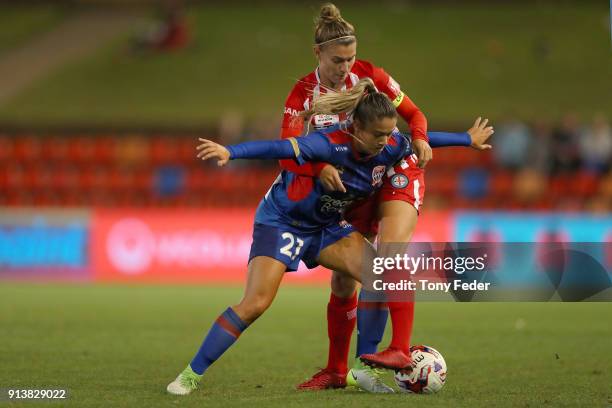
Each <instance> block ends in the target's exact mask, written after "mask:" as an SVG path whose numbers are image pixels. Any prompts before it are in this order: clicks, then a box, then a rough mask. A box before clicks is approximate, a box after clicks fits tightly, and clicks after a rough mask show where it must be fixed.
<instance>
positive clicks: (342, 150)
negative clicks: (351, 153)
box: [334, 146, 348, 152]
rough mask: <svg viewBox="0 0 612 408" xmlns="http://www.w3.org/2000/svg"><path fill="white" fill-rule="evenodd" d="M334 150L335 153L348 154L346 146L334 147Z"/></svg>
mask: <svg viewBox="0 0 612 408" xmlns="http://www.w3.org/2000/svg"><path fill="white" fill-rule="evenodd" d="M334 149H335V150H336V151H337V152H348V146H336V147H335V148H334Z"/></svg>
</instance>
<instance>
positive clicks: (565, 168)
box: [551, 113, 580, 173]
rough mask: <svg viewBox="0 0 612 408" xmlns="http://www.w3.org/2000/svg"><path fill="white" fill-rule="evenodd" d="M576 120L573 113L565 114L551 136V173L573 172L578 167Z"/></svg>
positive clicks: (578, 151) (578, 152) (578, 153)
mask: <svg viewBox="0 0 612 408" xmlns="http://www.w3.org/2000/svg"><path fill="white" fill-rule="evenodd" d="M578 138H579V134H578V120H577V118H576V115H574V114H573V113H568V114H566V115H565V116H564V117H563V119H562V121H561V126H560V127H559V128H557V129H555V130H554V131H553V134H552V146H551V148H552V149H551V150H552V155H553V157H552V166H553V172H555V173H560V172H574V171H576V170H578V168H579V167H580V150H579V149H578Z"/></svg>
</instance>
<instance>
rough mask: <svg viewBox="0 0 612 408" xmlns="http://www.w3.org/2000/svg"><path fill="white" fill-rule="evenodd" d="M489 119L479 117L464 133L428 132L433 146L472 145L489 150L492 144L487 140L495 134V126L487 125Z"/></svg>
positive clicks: (477, 148)
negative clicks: (487, 142)
mask: <svg viewBox="0 0 612 408" xmlns="http://www.w3.org/2000/svg"><path fill="white" fill-rule="evenodd" d="M488 121H489V120H488V119H484V120H482V118H480V117H478V118H477V119H476V121H475V122H474V125H473V126H472V127H471V128H470V129H468V130H467V132H462V133H448V132H427V135H428V136H429V144H430V146H431V147H445V146H471V147H473V148H474V149H476V150H487V149H490V148H491V145H489V144H486V141H487V140H488V139H489V137H491V135H492V134H493V132H494V130H493V126H487V123H488Z"/></svg>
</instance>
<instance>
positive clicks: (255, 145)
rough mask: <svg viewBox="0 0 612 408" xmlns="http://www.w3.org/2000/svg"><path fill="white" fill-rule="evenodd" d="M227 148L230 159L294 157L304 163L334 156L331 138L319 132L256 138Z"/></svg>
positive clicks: (326, 159) (324, 159) (325, 159)
mask: <svg viewBox="0 0 612 408" xmlns="http://www.w3.org/2000/svg"><path fill="white" fill-rule="evenodd" d="M226 148H227V150H228V151H229V153H230V160H236V159H292V160H294V161H296V162H297V163H298V164H300V165H302V164H304V163H306V162H311V161H328V160H330V159H331V157H332V156H331V143H330V141H329V139H328V138H327V137H326V136H325V135H323V134H321V133H319V132H313V133H309V134H308V135H306V136H301V137H297V138H296V137H290V138H288V139H284V140H255V141H250V142H244V143H238V144H235V145H229V146H226Z"/></svg>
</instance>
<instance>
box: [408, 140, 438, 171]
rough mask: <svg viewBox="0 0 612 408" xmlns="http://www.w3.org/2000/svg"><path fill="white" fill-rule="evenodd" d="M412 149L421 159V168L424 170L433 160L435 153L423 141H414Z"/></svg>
mask: <svg viewBox="0 0 612 408" xmlns="http://www.w3.org/2000/svg"><path fill="white" fill-rule="evenodd" d="M412 148H413V149H414V152H415V153H416V155H417V157H418V159H419V163H418V165H419V167H420V168H424V167H425V166H426V165H427V162H428V161H430V160H431V159H433V151H432V150H431V146H429V143H427V142H426V141H425V140H423V139H414V140H413V141H412Z"/></svg>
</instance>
